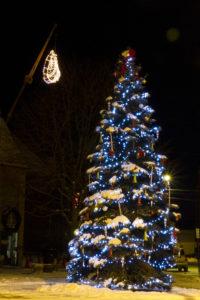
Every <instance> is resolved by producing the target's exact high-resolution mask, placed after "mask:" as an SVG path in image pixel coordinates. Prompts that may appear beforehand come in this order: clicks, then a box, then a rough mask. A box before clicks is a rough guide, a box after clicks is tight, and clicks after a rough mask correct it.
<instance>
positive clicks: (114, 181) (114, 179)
mask: <svg viewBox="0 0 200 300" xmlns="http://www.w3.org/2000/svg"><path fill="white" fill-rule="evenodd" d="M116 181H117V176H116V175H114V176H113V177H111V178H110V179H109V183H110V184H114V183H116Z"/></svg>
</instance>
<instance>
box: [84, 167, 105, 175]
mask: <svg viewBox="0 0 200 300" xmlns="http://www.w3.org/2000/svg"><path fill="white" fill-rule="evenodd" d="M100 170H101V167H92V168H89V169H87V172H86V173H87V174H91V173H96V172H98V171H100Z"/></svg>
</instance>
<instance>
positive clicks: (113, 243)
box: [108, 238, 122, 246]
mask: <svg viewBox="0 0 200 300" xmlns="http://www.w3.org/2000/svg"><path fill="white" fill-rule="evenodd" d="M121 243H122V242H121V241H120V239H118V238H114V239H111V240H110V241H109V243H108V245H113V246H117V245H121Z"/></svg>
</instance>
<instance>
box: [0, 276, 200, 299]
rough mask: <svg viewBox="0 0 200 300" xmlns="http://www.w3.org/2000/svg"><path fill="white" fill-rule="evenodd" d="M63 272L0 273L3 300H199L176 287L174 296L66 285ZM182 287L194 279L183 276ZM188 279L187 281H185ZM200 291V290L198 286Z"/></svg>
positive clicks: (196, 292)
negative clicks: (185, 282)
mask: <svg viewBox="0 0 200 300" xmlns="http://www.w3.org/2000/svg"><path fill="white" fill-rule="evenodd" d="M63 275H64V272H63V271H62V272H52V273H46V274H45V273H42V272H41V273H33V274H23V273H19V272H18V273H17V272H16V273H15V272H13V273H9V272H7V274H5V272H1V270H0V299H4V300H5V299H22V300H23V299H29V300H30V299H33V300H39V299H41V300H47V299H48V300H59V299H66V300H77V299H79V300H86V299H89V300H111V299H112V300H144V297H145V300H165V299H166V300H182V299H184V300H190V299H191V300H200V289H199V290H198V289H191V288H190V289H186V288H181V287H176V286H174V287H173V289H172V291H171V292H168V293H159V292H131V291H111V290H109V289H107V288H103V289H97V288H93V287H90V286H85V285H77V284H74V283H70V284H67V283H65V278H64V276H63ZM180 276H182V283H183V284H184V281H185V280H187V281H188V282H189V281H192V280H193V279H194V278H195V277H194V274H193V273H192V272H191V274H190V273H189V276H188V277H187V275H186V274H185V275H184V273H182V274H181V275H180ZM184 276H185V277H186V279H185V277H184ZM199 288H200V286H199Z"/></svg>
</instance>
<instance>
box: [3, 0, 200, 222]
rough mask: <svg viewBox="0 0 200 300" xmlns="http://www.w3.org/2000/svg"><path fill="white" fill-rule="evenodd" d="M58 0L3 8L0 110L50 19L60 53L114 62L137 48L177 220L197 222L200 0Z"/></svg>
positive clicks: (11, 95)
mask: <svg viewBox="0 0 200 300" xmlns="http://www.w3.org/2000/svg"><path fill="white" fill-rule="evenodd" d="M60 2H61V1H60ZM60 2H59V1H57V2H54V3H53V4H50V2H49V5H47V6H46V8H45V7H44V6H43V7H41V4H38V5H37V3H36V2H35V1H34V5H33V4H28V3H27V5H26V6H24V5H23V6H21V7H20V4H19V3H18V4H17V5H18V6H16V7H12V10H11V7H5V8H4V9H2V11H1V13H2V16H3V15H4V16H6V18H5V19H4V20H1V52H2V53H1V58H2V62H1V73H2V75H3V78H2V81H1V89H0V109H1V111H2V115H3V116H4V117H5V116H6V113H7V112H8V110H9V108H10V107H11V104H12V102H13V101H14V99H15V97H16V95H17V93H18V91H19V89H20V87H21V84H22V82H23V78H24V76H25V74H27V73H28V72H29V71H30V68H31V66H32V64H33V62H34V61H35V59H36V57H37V55H38V53H39V51H40V49H41V47H42V45H43V43H44V41H45V40H46V38H47V36H48V34H49V32H50V30H51V28H52V27H53V24H54V23H57V24H58V27H57V30H56V47H57V51H58V54H60V55H62V56H66V57H70V55H72V54H73V55H74V56H77V57H78V58H80V59H85V58H90V59H92V60H94V61H95V60H98V61H101V59H102V60H105V59H108V60H110V62H111V64H113V66H114V64H115V62H116V60H117V58H118V56H119V54H120V52H121V51H123V50H124V49H125V48H126V47H128V46H130V47H133V48H135V49H136V51H137V57H138V62H139V63H140V64H141V65H142V68H143V71H144V72H145V73H147V74H148V89H149V92H150V94H151V99H150V105H151V106H152V107H153V108H154V109H155V111H156V114H155V118H156V120H157V123H158V124H159V125H160V126H161V127H162V132H161V136H160V141H159V143H160V144H161V145H164V146H165V148H166V151H167V155H168V157H169V161H170V160H171V164H170V168H171V172H172V175H173V182H172V188H174V189H178V190H180V191H179V192H178V191H176V192H174V193H173V196H174V200H175V199H176V201H177V203H179V204H180V205H181V207H182V211H185V216H184V218H183V221H181V222H182V223H181V224H182V226H185V227H194V222H193V220H194V201H195V200H196V199H197V195H198V194H197V191H196V189H197V186H196V183H197V174H198V168H199V162H200V156H199V150H200V149H199V148H200V146H198V142H199V141H198V139H199V131H200V122H199V120H200V107H199V101H200V99H199V90H198V89H199V77H200V76H199V72H200V38H199V36H200V35H199V29H200V21H199V20H200V2H199V1H193V0H188V1H187V0H186V1H176V0H174V1H160V0H159V1H158V0H132V1H121V2H119V3H117V1H91V2H89V1H82V4H80V3H79V2H77V1H73V4H72V3H71V4H69V3H70V2H69V3H68V1H66V3H65V4H63V3H62V2H61V3H60ZM63 2H64V1H63ZM83 2H84V3H83ZM22 8H23V9H24V11H23V12H22ZM38 70H40V69H39V68H38ZM113 71H114V70H113ZM88 80H89V79H88ZM183 190H184V191H183ZM186 211H187V212H186ZM183 223H184V224H183Z"/></svg>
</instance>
